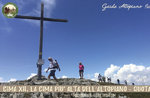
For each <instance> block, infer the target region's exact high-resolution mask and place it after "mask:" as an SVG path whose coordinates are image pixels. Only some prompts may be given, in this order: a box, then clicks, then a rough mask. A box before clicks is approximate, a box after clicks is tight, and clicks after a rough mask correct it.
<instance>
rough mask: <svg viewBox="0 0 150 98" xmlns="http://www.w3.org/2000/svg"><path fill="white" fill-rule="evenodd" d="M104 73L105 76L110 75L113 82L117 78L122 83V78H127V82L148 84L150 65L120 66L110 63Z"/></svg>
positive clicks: (149, 82) (149, 80)
mask: <svg viewBox="0 0 150 98" xmlns="http://www.w3.org/2000/svg"><path fill="white" fill-rule="evenodd" d="M104 75H105V76H106V77H111V78H112V82H114V83H116V80H117V79H119V80H120V82H121V83H124V80H127V82H128V84H131V83H135V85H149V84H150V79H149V78H150V67H145V66H143V65H135V64H126V65H123V66H122V67H119V66H116V65H110V67H109V68H107V69H106V70H105V73H104Z"/></svg>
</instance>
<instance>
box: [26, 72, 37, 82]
mask: <svg viewBox="0 0 150 98" xmlns="http://www.w3.org/2000/svg"><path fill="white" fill-rule="evenodd" d="M36 75H37V74H35V73H31V75H30V76H29V77H28V78H27V80H29V79H31V78H32V77H34V76H36Z"/></svg>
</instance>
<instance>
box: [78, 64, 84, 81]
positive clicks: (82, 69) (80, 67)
mask: <svg viewBox="0 0 150 98" xmlns="http://www.w3.org/2000/svg"><path fill="white" fill-rule="evenodd" d="M83 72H84V65H83V64H82V63H81V62H80V63H79V75H80V79H83Z"/></svg>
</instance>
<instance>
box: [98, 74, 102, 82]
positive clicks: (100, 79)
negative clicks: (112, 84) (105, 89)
mask: <svg viewBox="0 0 150 98" xmlns="http://www.w3.org/2000/svg"><path fill="white" fill-rule="evenodd" d="M98 80H99V82H102V76H101V74H99V75H98Z"/></svg>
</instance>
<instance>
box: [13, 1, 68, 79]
mask: <svg viewBox="0 0 150 98" xmlns="http://www.w3.org/2000/svg"><path fill="white" fill-rule="evenodd" d="M15 18H20V19H32V20H40V43H39V58H38V61H37V67H38V74H37V75H38V80H41V76H42V65H43V64H44V60H43V59H42V49H43V21H54V22H68V20H65V19H54V18H45V17H44V4H43V3H41V17H34V16H22V15H16V16H15Z"/></svg>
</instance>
